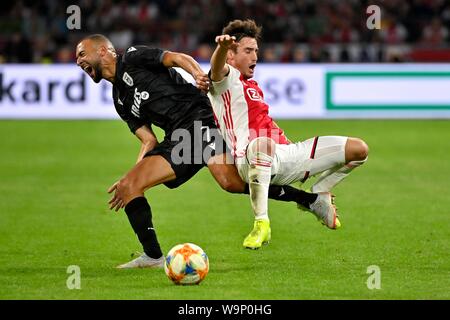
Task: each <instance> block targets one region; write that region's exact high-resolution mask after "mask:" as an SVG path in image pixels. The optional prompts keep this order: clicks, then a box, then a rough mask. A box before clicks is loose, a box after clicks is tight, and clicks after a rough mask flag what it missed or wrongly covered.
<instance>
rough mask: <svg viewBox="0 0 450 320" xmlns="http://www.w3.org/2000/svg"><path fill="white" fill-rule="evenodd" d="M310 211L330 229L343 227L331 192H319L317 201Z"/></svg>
mask: <svg viewBox="0 0 450 320" xmlns="http://www.w3.org/2000/svg"><path fill="white" fill-rule="evenodd" d="M308 211H310V212H312V213H313V214H314V215H315V216H316V217H317V219H318V220H321V221H322V224H324V225H326V226H327V227H328V228H330V229H337V228H339V227H340V226H341V222H340V221H339V219H338V215H337V212H336V206H335V205H334V204H333V196H332V194H331V193H330V192H319V193H318V194H317V199H316V201H314V202H313V203H312V204H311V205H310V210H308Z"/></svg>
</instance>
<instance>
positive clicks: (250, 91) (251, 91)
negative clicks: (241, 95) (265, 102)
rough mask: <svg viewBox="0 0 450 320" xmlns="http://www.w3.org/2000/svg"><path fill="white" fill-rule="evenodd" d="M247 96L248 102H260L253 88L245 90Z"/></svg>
mask: <svg viewBox="0 0 450 320" xmlns="http://www.w3.org/2000/svg"><path fill="white" fill-rule="evenodd" d="M246 91H247V95H248V97H249V98H250V100H253V101H262V99H261V97H260V95H259V93H258V91H257V90H256V89H254V88H247V90H246Z"/></svg>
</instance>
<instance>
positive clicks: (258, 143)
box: [247, 137, 276, 159]
mask: <svg viewBox="0 0 450 320" xmlns="http://www.w3.org/2000/svg"><path fill="white" fill-rule="evenodd" d="M275 148H276V144H275V141H274V140H273V139H271V138H268V137H258V138H256V139H253V140H252V141H251V142H250V143H249V145H248V147H247V157H248V158H249V159H251V158H252V157H255V156H256V155H257V154H258V153H263V154H266V155H269V156H271V157H273V155H274V153H275Z"/></svg>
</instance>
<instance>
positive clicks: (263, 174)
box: [248, 152, 273, 220]
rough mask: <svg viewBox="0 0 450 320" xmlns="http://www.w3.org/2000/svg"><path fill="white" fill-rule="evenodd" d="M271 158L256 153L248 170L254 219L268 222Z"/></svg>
mask: <svg viewBox="0 0 450 320" xmlns="http://www.w3.org/2000/svg"><path fill="white" fill-rule="evenodd" d="M272 161H273V158H272V157H271V156H269V155H267V154H265V153H262V152H258V153H257V156H256V158H255V159H254V160H253V161H252V164H250V168H249V170H248V178H249V183H248V185H249V189H250V202H251V204H252V208H253V213H254V214H255V219H258V220H260V219H263V220H269V213H268V202H269V200H268V199H269V198H268V197H269V185H270V178H271V174H272Z"/></svg>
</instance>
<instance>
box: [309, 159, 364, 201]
mask: <svg viewBox="0 0 450 320" xmlns="http://www.w3.org/2000/svg"><path fill="white" fill-rule="evenodd" d="M366 161H367V158H366V159H364V160H361V161H350V162H349V163H347V164H345V165H344V166H342V167H337V168H333V169H329V170H326V171H324V172H323V173H322V174H321V175H320V177H319V178H318V179H317V181H316V182H315V183H314V185H313V186H312V187H311V191H312V192H314V193H318V192H330V191H331V189H333V188H334V187H335V186H336V185H337V184H338V183H339V182H341V181H342V180H344V179H345V178H346V177H347V176H348V175H349V174H350V172H351V171H352V170H353V169H355V168H357V167H359V166H360V165H362V164H364V162H366Z"/></svg>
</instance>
